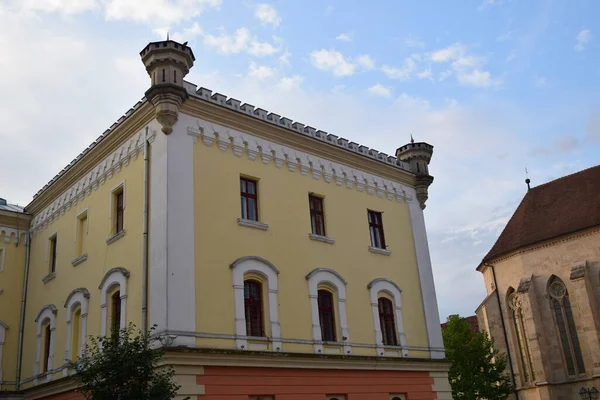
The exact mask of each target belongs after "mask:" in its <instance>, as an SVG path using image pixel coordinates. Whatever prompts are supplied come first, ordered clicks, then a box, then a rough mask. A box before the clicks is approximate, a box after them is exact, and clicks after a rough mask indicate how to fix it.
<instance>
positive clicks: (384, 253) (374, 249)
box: [369, 246, 392, 256]
mask: <svg viewBox="0 0 600 400" xmlns="http://www.w3.org/2000/svg"><path fill="white" fill-rule="evenodd" d="M369 251H370V252H371V253H375V254H381V255H382V256H389V255H390V254H392V252H391V251H390V250H386V249H380V248H379V247H373V246H369Z"/></svg>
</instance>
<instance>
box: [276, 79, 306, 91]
mask: <svg viewBox="0 0 600 400" xmlns="http://www.w3.org/2000/svg"><path fill="white" fill-rule="evenodd" d="M303 80H304V78H302V77H301V76H300V75H293V76H284V77H283V78H281V80H280V81H279V83H278V84H277V86H278V87H279V88H280V89H282V90H286V91H289V90H294V89H297V88H298V87H300V84H301V83H302V81H303Z"/></svg>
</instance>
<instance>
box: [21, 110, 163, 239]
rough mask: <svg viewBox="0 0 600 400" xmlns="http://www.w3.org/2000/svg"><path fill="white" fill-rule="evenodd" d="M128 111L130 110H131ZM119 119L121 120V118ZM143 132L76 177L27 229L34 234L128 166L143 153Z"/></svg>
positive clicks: (72, 162) (153, 133) (149, 136)
mask: <svg viewBox="0 0 600 400" xmlns="http://www.w3.org/2000/svg"><path fill="white" fill-rule="evenodd" d="M138 104H141V103H138ZM130 111H131V112H133V111H132V110H130ZM122 119H124V117H122ZM122 119H120V120H119V123H120V122H121V121H122ZM116 125H118V124H115V125H113V126H112V127H111V129H109V130H108V131H106V132H105V133H104V134H103V135H102V136H101V138H103V137H104V136H105V135H107V134H108V133H110V132H111V131H112V129H114V128H115V127H116ZM155 134H156V133H155V131H151V134H149V135H148V140H151V137H154V135H155ZM145 135H146V133H145V131H144V130H141V131H139V132H138V133H137V134H134V135H133V136H132V137H131V138H130V139H129V140H127V141H126V142H125V143H123V144H122V145H121V146H120V147H119V148H118V149H116V150H115V151H114V152H112V153H111V154H109V155H108V156H107V157H105V158H104V160H102V161H101V162H100V163H98V164H97V165H96V166H95V167H94V168H93V169H92V170H91V171H90V172H88V173H87V174H86V175H85V176H84V177H83V178H81V179H79V180H78V181H77V182H76V183H75V184H73V185H71V187H70V188H69V189H67V190H65V191H64V192H63V193H61V194H60V195H59V196H57V197H56V199H55V200H54V201H53V202H52V203H51V204H50V205H48V206H47V207H46V208H45V209H44V210H42V211H41V212H39V213H37V214H36V215H35V217H34V218H33V219H32V221H31V232H32V233H35V232H37V231H40V230H43V229H45V228H46V227H47V226H48V225H49V224H50V223H51V222H52V221H54V220H56V219H58V218H59V217H60V216H62V215H63V214H64V213H65V212H66V211H67V210H70V209H71V208H72V207H73V206H75V205H76V204H77V203H78V202H79V201H82V200H83V199H84V198H85V196H87V195H89V194H91V193H92V190H96V189H98V187H100V186H101V185H103V184H104V183H106V181H107V180H108V179H110V178H111V177H112V176H113V175H114V174H115V173H118V172H120V171H121V168H122V167H126V166H128V165H129V162H130V161H131V160H136V159H137V157H138V155H139V154H140V153H141V152H143V149H144V139H145V138H146V136H145ZM101 138H99V139H97V140H96V141H95V142H94V143H93V144H92V145H90V147H88V149H87V150H86V151H84V152H83V153H81V154H80V155H79V156H77V158H76V159H75V160H73V161H71V163H70V164H69V165H68V166H67V167H66V168H65V169H63V171H61V172H60V173H59V174H58V175H57V176H55V177H54V178H53V179H52V180H51V181H50V182H49V183H48V184H46V185H45V186H44V187H43V188H42V189H41V190H40V191H39V192H38V193H36V195H35V196H34V197H33V198H34V201H35V199H36V198H37V196H39V195H40V194H41V193H42V192H43V191H44V190H46V189H47V188H48V187H49V186H50V185H51V184H53V183H54V182H55V181H56V180H57V179H58V178H60V177H61V176H62V174H64V173H65V172H66V171H67V170H68V169H70V168H71V167H73V165H75V164H76V163H77V162H78V161H79V160H80V159H81V157H83V156H84V155H85V154H87V153H88V152H89V151H90V149H92V148H93V147H94V146H95V145H96V144H97V143H98V142H99V141H100V140H101Z"/></svg>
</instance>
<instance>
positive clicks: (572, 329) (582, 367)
mask: <svg viewBox="0 0 600 400" xmlns="http://www.w3.org/2000/svg"><path fill="white" fill-rule="evenodd" d="M563 305H564V307H565V314H566V316H567V324H568V325H569V335H570V336H571V344H572V345H573V352H574V353H575V361H576V362H577V372H578V373H580V374H581V373H584V372H585V365H584V363H583V356H582V355H581V347H580V346H579V337H578V336H577V329H576V328H575V321H574V320H573V311H572V310H571V302H570V301H569V298H568V297H565V299H564V300H563Z"/></svg>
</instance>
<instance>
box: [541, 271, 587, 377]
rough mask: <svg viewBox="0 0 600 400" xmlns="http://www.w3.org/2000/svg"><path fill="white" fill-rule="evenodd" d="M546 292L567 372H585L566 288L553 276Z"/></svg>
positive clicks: (572, 373)
mask: <svg viewBox="0 0 600 400" xmlns="http://www.w3.org/2000/svg"><path fill="white" fill-rule="evenodd" d="M548 293H549V294H550V303H551V306H552V310H553V311H554V318H555V322H556V328H557V330H558V335H559V338H560V344H561V347H562V349H563V354H564V356H565V362H566V364H567V372H568V374H569V375H570V376H573V375H578V374H582V373H584V372H585V366H584V363H583V357H582V355H581V347H580V346H579V338H578V337H577V329H576V328H575V320H574V319H573V311H572V310H571V302H570V300H569V293H568V292H567V288H566V286H565V284H564V283H563V282H562V281H561V280H560V279H558V278H557V277H554V278H552V280H551V281H550V285H549V286H548Z"/></svg>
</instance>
